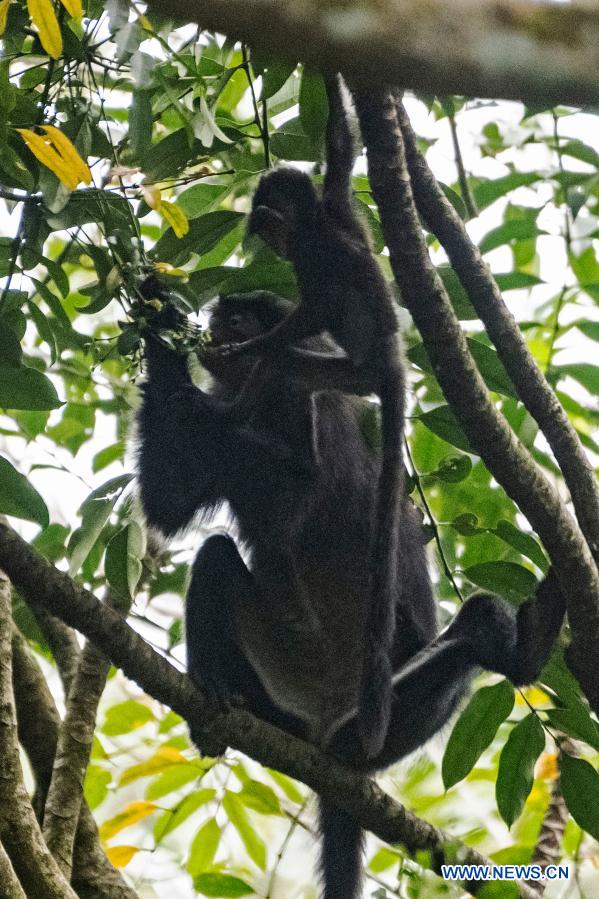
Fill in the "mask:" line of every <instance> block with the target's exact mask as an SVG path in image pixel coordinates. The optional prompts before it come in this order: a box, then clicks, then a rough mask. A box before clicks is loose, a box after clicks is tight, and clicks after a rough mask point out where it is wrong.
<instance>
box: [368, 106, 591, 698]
mask: <svg viewBox="0 0 599 899" xmlns="http://www.w3.org/2000/svg"><path fill="white" fill-rule="evenodd" d="M355 99H356V106H357V110H358V116H359V119H360V125H361V128H362V134H363V137H364V141H365V144H366V147H367V150H368V172H369V178H370V186H371V189H372V194H373V196H374V198H375V200H376V203H377V205H378V207H379V212H380V217H381V225H382V228H383V234H384V236H385V242H386V244H387V246H388V248H389V254H390V258H391V265H392V268H393V272H394V275H395V278H396V280H397V283H398V285H399V287H400V289H401V293H402V297H403V299H404V302H405V304H406V306H407V308H408V309H409V311H410V313H411V314H412V317H413V319H414V321H415V323H416V326H417V328H418V330H419V331H420V333H421V335H422V339H423V342H424V345H425V348H426V351H427V353H428V356H429V358H430V360H431V363H432V365H433V369H434V371H435V375H436V377H437V380H438V381H439V384H440V386H441V389H442V391H443V393H444V395H445V397H446V399H447V401H448V402H449V403H450V405H451V407H452V409H453V411H454V412H455V414H456V416H457V418H458V419H459V422H460V424H461V426H462V428H463V429H464V432H465V433H466V435H467V437H468V440H469V442H470V443H471V445H472V447H473V449H474V450H475V451H476V452H477V453H478V454H479V455H480V457H481V458H482V460H483V461H484V463H485V465H486V466H487V468H488V469H489V471H490V472H491V474H492V475H493V476H494V477H495V479H496V480H497V481H498V483H499V484H501V486H502V487H503V488H504V490H505V491H506V493H507V494H508V496H510V497H511V499H513V500H514V502H515V503H517V504H518V506H519V507H520V509H521V510H522V512H523V513H524V515H526V517H527V518H528V520H529V521H530V523H531V525H532V526H533V528H534V529H535V531H536V532H537V533H538V535H539V537H540V538H541V540H542V541H543V543H544V545H545V547H546V549H547V551H548V553H549V556H550V558H551V561H552V563H553V564H554V566H555V569H556V573H557V575H558V577H559V581H560V585H561V587H562V590H563V592H564V596H566V597H567V599H568V615H569V619H570V624H571V628H572V636H573V640H572V645H571V647H570V649H569V652H568V662H569V664H570V667H571V668H572V671H573V673H574V674H575V675H576V677H577V678H578V680H579V681H580V684H581V686H582V688H583V690H584V692H585V694H586V696H587V697H588V699H589V702H590V703H591V705H592V707H593V709H594V710H595V711H596V712H599V639H598V635H599V576H598V574H597V568H596V566H595V563H594V561H593V557H592V556H591V553H590V550H589V547H588V545H587V543H586V541H585V539H584V537H583V535H582V533H581V532H580V530H579V528H578V526H577V524H576V522H575V521H574V520H573V518H572V517H571V515H570V514H569V513H568V511H567V509H566V508H565V507H564V505H563V504H562V502H561V501H560V498H559V496H558V494H557V492H556V491H555V490H554V489H553V487H552V486H551V484H550V483H549V481H548V480H547V478H546V477H545V475H544V474H543V472H542V471H541V469H540V468H539V466H538V465H536V463H535V462H534V460H533V459H532V457H531V456H530V453H529V452H528V450H526V449H525V448H524V447H523V446H522V444H521V443H520V442H519V440H518V439H517V437H516V435H515V434H514V433H513V431H512V430H511V428H510V427H509V425H508V423H507V422H506V420H505V419H504V418H503V416H502V415H501V414H500V413H499V412H498V411H497V409H496V408H495V406H494V405H493V403H492V402H491V399H490V396H489V393H488V391H487V389H486V386H485V383H484V381H483V379H482V377H481V375H480V373H479V371H478V369H477V368H476V365H475V363H474V360H473V358H472V356H471V354H470V351H469V349H468V346H467V344H466V340H465V337H464V334H463V332H462V330H461V327H460V323H459V321H458V319H457V317H456V315H455V312H454V310H453V307H452V305H451V302H450V300H449V297H448V296H447V292H446V290H445V287H444V285H443V283H442V281H441V279H440V278H439V275H438V273H437V271H436V269H435V268H434V266H433V264H432V262H431V259H430V256H429V253H428V249H427V246H426V243H425V240H424V236H423V233H422V228H421V227H420V221H419V218H418V213H417V211H416V207H415V204H414V197H413V194H412V188H411V183H410V176H409V173H408V169H407V164H406V159H405V153H404V147H403V139H402V134H401V130H400V128H399V123H398V120H397V114H396V109H395V99H394V97H393V95H392V94H391V93H390V92H389V91H386V90H384V89H381V90H377V89H376V88H375V89H370V90H368V91H364V92H363V93H362V92H361V91H356V92H355ZM574 584H575V585H576V592H574V591H573V589H572V586H573V585H574Z"/></svg>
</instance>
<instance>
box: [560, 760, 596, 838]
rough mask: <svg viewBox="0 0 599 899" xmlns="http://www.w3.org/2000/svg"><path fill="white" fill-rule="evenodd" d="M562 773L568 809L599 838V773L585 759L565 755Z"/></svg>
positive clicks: (562, 787) (561, 768)
mask: <svg viewBox="0 0 599 899" xmlns="http://www.w3.org/2000/svg"><path fill="white" fill-rule="evenodd" d="M560 775H561V776H560V786H561V790H562V795H563V797H564V800H565V802H566V805H567V806H568V811H569V812H570V814H571V815H572V817H573V818H574V820H575V821H576V823H577V824H578V826H579V827H582V829H583V830H586V832H587V833H590V835H591V836H592V837H594V838H595V839H596V840H599V774H597V772H596V771H595V769H594V768H593V766H592V765H590V764H589V762H586V761H585V760H584V759H576V758H573V757H572V756H571V755H563V756H562V758H561V765H560Z"/></svg>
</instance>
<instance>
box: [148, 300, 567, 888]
mask: <svg viewBox="0 0 599 899" xmlns="http://www.w3.org/2000/svg"><path fill="white" fill-rule="evenodd" d="M289 312H290V306H289V304H288V303H286V302H285V301H283V300H280V299H278V298H276V297H273V296H272V295H271V294H267V293H257V294H252V295H249V296H246V297H236V298H228V299H224V300H221V301H220V302H219V304H218V306H217V307H216V309H215V311H214V312H213V315H212V320H211V328H212V331H213V335H214V340H215V341H216V342H217V343H222V344H224V343H229V342H239V341H242V340H246V339H248V338H251V337H253V336H256V335H257V334H260V333H263V332H265V331H267V330H269V329H270V328H272V327H273V325H276V324H277V323H278V322H280V321H283V320H284V319H285V318H286V317H287V316H288V315H289ZM304 345H305V346H307V348H308V349H314V350H315V351H320V350H325V351H326V349H327V345H326V342H325V341H323V339H322V338H313V339H311V340H310V341H306V342H305V344H304ZM146 358H147V363H148V378H147V381H146V383H145V386H144V389H143V403H142V407H141V410H140V416H139V431H140V451H139V481H140V488H141V498H142V502H143V506H144V509H145V512H146V516H147V519H148V521H149V523H150V524H151V525H153V526H155V527H157V528H159V529H160V530H161V531H162V532H163V533H165V534H166V535H173V534H175V533H176V532H177V531H178V530H180V529H181V528H183V527H185V526H186V525H188V524H189V522H190V521H191V520H192V518H193V517H194V516H195V515H196V514H197V513H200V514H203V515H207V514H209V513H211V512H213V511H214V510H215V509H216V508H217V507H218V506H219V504H220V503H222V502H223V501H225V500H226V501H228V502H229V504H230V506H231V509H232V511H233V513H234V515H235V518H236V520H237V523H238V526H239V532H240V537H241V540H242V542H243V545H244V547H245V550H246V551H247V554H248V559H249V561H248V562H247V564H246V562H245V561H244V560H243V559H242V557H241V555H240V554H239V551H238V549H237V547H236V545H235V543H234V542H233V540H231V539H230V538H229V537H224V536H213V537H210V538H209V539H208V540H206V541H205V543H204V544H203V545H202V547H201V548H200V550H199V552H198V554H197V557H196V560H195V562H194V565H193V576H192V581H191V585H190V588H189V593H188V597H187V608H186V633H187V653H188V669H189V673H190V675H191V676H192V677H194V678H196V679H197V680H198V682H199V683H200V685H201V686H202V687H205V688H206V687H207V688H208V689H211V690H212V691H214V692H215V693H216V694H217V695H220V696H223V697H226V696H227V695H237V696H240V697H241V698H242V699H243V700H244V701H245V703H246V704H247V706H248V708H249V709H250V710H251V711H253V712H254V713H255V714H257V715H258V716H260V717H262V718H265V719H267V720H268V721H271V722H273V723H274V724H277V725H279V726H280V727H283V728H284V729H285V730H287V731H289V732H291V733H293V734H296V735H298V736H302V737H305V738H307V739H309V740H312V741H314V742H316V743H319V744H320V745H321V746H325V747H327V750H328V751H329V752H331V753H333V754H334V755H336V756H337V757H338V758H340V759H341V760H343V761H344V762H346V763H347V764H349V765H351V766H353V767H355V768H358V769H360V770H365V771H374V770H376V769H381V768H384V767H386V766H388V765H389V764H391V763H392V762H394V761H396V760H397V759H400V758H402V757H403V756H405V755H407V754H408V753H410V752H412V751H413V750H415V749H416V748H418V747H419V746H422V745H423V744H424V743H425V742H426V741H427V740H428V739H429V738H430V737H431V736H433V734H435V733H436V732H437V731H438V730H439V728H441V727H442V726H443V725H444V724H445V723H446V722H447V721H448V719H449V718H450V716H451V714H452V713H453V711H454V710H455V708H456V706H457V704H458V703H459V701H460V699H461V698H462V697H463V696H464V695H465V693H466V692H467V689H468V686H469V684H470V681H471V679H472V677H473V676H474V675H475V674H476V673H477V671H478V670H479V669H480V668H487V669H490V670H493V671H497V672H500V673H502V674H504V675H505V676H507V677H509V678H511V680H512V681H513V682H514V683H515V684H521V683H529V682H531V681H532V680H534V679H535V678H536V677H537V675H538V673H539V670H540V668H541V665H542V664H543V663H544V661H545V659H546V658H547V656H548V653H549V651H550V649H551V646H552V644H553V641H554V639H555V637H556V635H557V633H558V632H559V628H560V625H561V621H562V618H563V614H564V602H563V598H562V596H561V593H560V592H559V589H558V587H557V584H556V582H555V578H554V577H553V574H551V573H550V575H549V576H548V578H547V579H546V580H545V581H544V582H543V583H542V584H541V585H540V587H539V589H538V593H537V597H536V599H535V600H534V601H532V602H529V603H527V604H525V605H524V606H522V607H521V608H520V610H519V611H518V612H517V613H516V612H515V611H514V610H513V609H512V608H511V606H509V605H508V604H507V603H505V602H503V601H502V600H499V599H497V598H495V597H491V596H483V595H479V596H475V597H473V598H471V599H470V600H469V601H468V602H467V603H466V604H465V605H464V606H463V607H462V609H461V610H460V612H459V613H458V615H457V616H456V618H455V619H454V621H453V623H452V624H451V626H450V627H449V628H448V629H447V630H446V631H445V632H444V633H443V634H442V635H441V636H438V635H437V624H436V616H435V605H434V601H433V597H432V593H431V587H430V582H429V576H428V572H427V565H426V559H425V553H424V547H423V540H422V534H421V528H420V524H419V519H418V515H417V514H416V512H415V510H414V508H413V507H412V506H411V504H410V503H409V501H408V500H407V499H406V498H405V497H403V496H402V498H401V514H400V516H399V519H398V520H399V531H398V535H397V543H398V553H397V554H396V556H395V558H394V562H395V565H396V577H395V578H394V580H393V591H394V592H393V597H392V599H393V605H394V610H395V613H396V619H397V628H396V630H395V636H394V641H393V646H392V651H391V657H392V666H393V671H394V676H393V693H392V703H391V716H390V722H389V727H388V729H387V732H386V735H385V742H384V745H383V748H382V750H381V751H380V753H379V754H378V755H377V757H376V758H374V759H372V758H368V757H367V756H366V754H365V752H364V749H363V747H362V744H361V741H360V739H359V734H358V726H357V716H356V710H357V705H358V701H359V695H360V672H361V661H362V645H363V640H364V629H365V627H366V618H367V614H366V610H367V605H368V601H369V599H368V584H369V572H368V565H369V559H370V546H371V541H372V534H373V532H374V530H375V528H376V526H377V525H376V485H377V480H378V477H379V472H380V459H379V458H378V455H377V453H376V452H374V451H372V450H371V449H369V448H368V446H367V444H366V442H365V440H364V439H363V435H362V432H361V429H360V421H359V412H360V404H361V403H363V401H361V400H358V399H357V398H356V397H351V396H348V395H344V394H341V393H337V392H334V391H328V392H327V391H325V392H321V393H318V394H316V395H314V394H313V385H312V384H310V383H306V382H304V381H303V380H302V379H301V378H300V377H299V376H297V375H289V374H287V373H286V370H285V367H284V365H283V364H282V365H281V368H280V370H279V369H278V368H276V367H275V363H274V362H273V363H272V367H269V368H266V369H264V365H270V364H269V363H262V365H263V378H262V381H261V384H260V389H259V392H258V394H257V395H256V396H254V397H252V403H251V414H250V415H249V416H248V418H247V420H246V422H245V423H244V424H243V425H239V424H235V423H234V422H232V420H231V418H230V415H229V408H230V406H229V404H230V403H231V402H232V401H234V400H235V398H236V397H237V396H239V394H240V391H241V389H242V387H243V386H244V384H245V383H246V380H247V378H248V376H249V374H250V372H251V370H252V365H253V364H254V363H253V361H252V360H251V359H250V358H249V357H246V356H243V357H240V358H238V359H236V360H228V361H226V362H225V361H223V360H220V361H219V359H218V357H216V358H212V357H207V361H206V364H207V365H209V366H210V368H211V370H212V374H213V378H214V386H213V388H212V390H211V392H210V393H206V392H204V391H201V390H199V389H198V388H196V387H194V386H193V385H192V383H191V380H190V378H189V376H188V373H187V368H186V364H185V360H184V359H182V358H181V357H180V356H178V355H177V354H176V353H174V352H173V351H172V350H170V349H168V347H166V346H165V345H164V343H162V342H161V339H160V337H158V336H152V335H148V337H147V338H146ZM265 372H266V374H268V373H270V374H269V377H266V376H265V375H264V373H265ZM315 440H316V441H317V444H318V453H319V458H320V462H319V464H318V465H315V464H314V463H313V453H312V444H313V442H314V441H315ZM194 738H195V739H196V742H197V743H198V744H199V745H200V747H201V744H202V738H201V735H197V734H196V735H194ZM223 748H224V747H221V749H223ZM210 749H211V752H214V748H213V747H210ZM321 831H322V872H323V879H324V899H356V897H357V896H358V894H359V889H360V886H359V884H360V869H361V864H360V855H361V831H360V828H359V827H358V826H357V825H356V824H355V823H354V822H353V821H352V819H351V818H350V816H349V815H347V814H346V813H345V812H343V811H342V810H340V809H337V808H335V807H334V806H331V805H329V804H325V803H321Z"/></svg>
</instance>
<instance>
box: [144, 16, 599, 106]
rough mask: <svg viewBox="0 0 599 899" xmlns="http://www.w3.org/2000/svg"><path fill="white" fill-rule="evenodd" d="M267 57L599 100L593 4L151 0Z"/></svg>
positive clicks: (415, 83)
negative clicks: (247, 45) (238, 41)
mask: <svg viewBox="0 0 599 899" xmlns="http://www.w3.org/2000/svg"><path fill="white" fill-rule="evenodd" d="M149 6H150V10H151V11H153V12H155V13H156V14H157V15H161V16H168V17H172V18H175V19H179V20H181V21H184V22H189V21H194V22H197V23H198V24H199V25H200V26H201V27H202V28H205V29H206V30H209V31H219V32H221V33H222V34H226V35H228V36H229V37H233V38H237V39H239V40H243V41H246V42H247V43H249V44H250V46H252V47H255V48H257V49H259V50H260V51H262V52H264V53H265V54H267V55H268V58H270V59H272V58H277V57H278V58H283V59H287V60H289V61H290V62H296V61H297V60H301V61H302V62H307V63H309V64H311V65H314V66H317V67H319V68H335V69H339V70H342V71H344V72H347V73H348V74H349V75H351V76H352V77H354V78H362V79H364V80H365V81H367V82H373V81H375V82H378V83H382V82H385V83H392V84H397V85H401V86H402V87H409V88H411V89H412V90H416V91H422V92H423V93H425V94H436V95H447V94H464V95H466V96H469V97H495V98H503V99H507V100H522V101H524V102H527V103H534V104H542V105H543V106H544V107H547V106H553V105H557V104H559V103H566V104H570V105H572V106H584V105H586V104H590V103H596V102H597V100H598V99H599V10H598V9H597V8H596V7H591V6H590V5H589V4H583V3H577V2H572V3H568V4H561V3H556V2H554V0H544V2H539V0H435V2H429V3H422V2H421V0H368V2H364V0H348V2H340V0H328V2H324V3H323V2H322V0H300V2H295V3H290V2H288V0H252V2H251V3H248V2H247V0H190V2H188V0H150V2H149Z"/></svg>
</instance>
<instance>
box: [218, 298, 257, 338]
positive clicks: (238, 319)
mask: <svg viewBox="0 0 599 899" xmlns="http://www.w3.org/2000/svg"><path fill="white" fill-rule="evenodd" d="M210 331H211V334H212V343H213V344H214V345H215V346H222V345H223V344H226V343H242V342H243V341H244V340H250V338H252V337H257V336H258V334H262V332H263V331H264V327H263V326H262V324H261V322H260V320H259V318H258V317H257V316H256V315H255V313H254V312H252V310H251V309H248V308H244V307H243V306H240V305H238V306H237V307H236V306H235V305H234V304H232V303H230V304H226V303H223V302H221V303H219V304H218V305H217V306H216V307H215V309H214V311H213V312H212V315H211V316H210Z"/></svg>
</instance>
